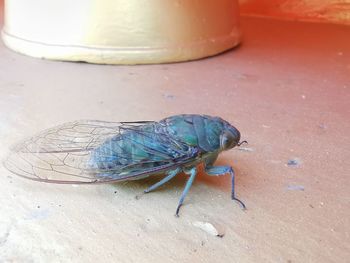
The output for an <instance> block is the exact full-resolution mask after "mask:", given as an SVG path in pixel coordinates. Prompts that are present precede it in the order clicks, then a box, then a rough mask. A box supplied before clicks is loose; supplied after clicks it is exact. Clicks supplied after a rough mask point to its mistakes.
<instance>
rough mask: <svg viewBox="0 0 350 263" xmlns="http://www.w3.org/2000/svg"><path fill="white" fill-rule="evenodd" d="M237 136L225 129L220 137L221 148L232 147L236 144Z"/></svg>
mask: <svg viewBox="0 0 350 263" xmlns="http://www.w3.org/2000/svg"><path fill="white" fill-rule="evenodd" d="M235 145H236V144H235V137H234V136H233V134H232V133H231V132H229V131H224V132H223V133H222V134H221V137H220V148H221V149H222V150H227V149H231V148H233V147H234V146H235Z"/></svg>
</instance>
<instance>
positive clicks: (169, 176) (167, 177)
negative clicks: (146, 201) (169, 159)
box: [144, 168, 181, 194]
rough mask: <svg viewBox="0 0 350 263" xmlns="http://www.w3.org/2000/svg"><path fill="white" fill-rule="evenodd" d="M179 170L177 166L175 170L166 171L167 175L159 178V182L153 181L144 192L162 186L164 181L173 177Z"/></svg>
mask: <svg viewBox="0 0 350 263" xmlns="http://www.w3.org/2000/svg"><path fill="white" fill-rule="evenodd" d="M180 171H181V169H180V168H177V169H175V170H171V171H169V172H168V173H167V176H166V177H164V178H163V179H162V180H160V181H159V182H157V183H155V184H154V185H152V186H150V187H149V188H147V189H146V190H145V191H144V193H145V194H147V193H149V192H152V191H153V190H155V189H157V188H158V187H159V186H162V185H163V184H165V183H166V182H168V181H170V180H171V179H172V178H173V177H175V176H176V175H177V174H178V173H179V172H180Z"/></svg>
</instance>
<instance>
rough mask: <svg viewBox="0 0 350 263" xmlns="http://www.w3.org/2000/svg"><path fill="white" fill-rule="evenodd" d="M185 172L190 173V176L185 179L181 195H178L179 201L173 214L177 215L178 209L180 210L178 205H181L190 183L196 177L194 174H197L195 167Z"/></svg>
mask: <svg viewBox="0 0 350 263" xmlns="http://www.w3.org/2000/svg"><path fill="white" fill-rule="evenodd" d="M185 173H186V174H189V175H190V178H188V180H187V183H186V185H185V189H184V190H183V192H182V195H181V197H180V201H179V204H178V206H177V208H176V212H175V216H177V217H179V211H180V207H181V206H182V204H183V202H184V200H185V197H186V195H187V193H188V191H189V190H190V188H191V186H192V183H193V181H194V179H195V178H196V175H197V168H196V167H193V168H192V169H191V170H189V171H188V172H187V171H185Z"/></svg>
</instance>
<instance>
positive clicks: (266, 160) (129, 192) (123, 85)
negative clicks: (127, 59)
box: [0, 18, 350, 262]
mask: <svg viewBox="0 0 350 263" xmlns="http://www.w3.org/2000/svg"><path fill="white" fill-rule="evenodd" d="M242 24H243V29H244V32H245V39H244V42H243V44H242V45H241V46H240V47H239V48H237V49H235V50H233V51H230V52H226V53H225V54H222V55H220V56H216V57H213V58H209V59H205V60H200V61H194V62H190V63H178V64H168V65H151V66H129V67H128V66H98V65H89V64H79V63H65V62H52V61H45V60H38V59H33V58H29V57H26V56H22V55H19V54H16V53H14V52H12V51H10V50H8V49H6V48H5V47H4V46H3V44H2V43H0V117H1V122H0V141H1V142H2V143H1V148H0V157H3V156H4V155H5V153H6V151H7V149H8V147H10V145H12V144H13V143H15V142H17V141H18V140H20V139H21V138H23V137H25V136H29V135H31V134H33V133H35V132H37V131H39V130H41V129H43V128H47V127H50V126H52V125H55V124H59V123H62V122H66V121H71V120H75V119H85V118H89V119H102V120H116V121H119V120H142V119H146V120H149V119H155V120H158V119H161V118H163V117H165V116H169V115H172V114H178V113H206V114H211V115H219V116H221V117H223V118H225V119H227V120H228V121H230V122H232V123H233V124H234V125H236V126H237V127H238V128H239V129H240V130H241V132H242V135H243V138H244V139H246V140H248V141H249V145H245V147H246V148H247V149H248V150H233V151H230V152H228V153H225V154H224V155H223V156H222V157H221V158H220V159H219V162H218V163H222V164H224V163H225V164H228V163H230V164H232V165H233V166H234V168H235V169H236V173H237V188H236V189H237V195H238V197H239V198H240V199H242V200H244V201H245V203H246V205H247V207H248V210H247V211H245V212H243V211H242V210H241V209H240V208H239V206H238V205H236V204H235V203H234V202H232V201H231V200H230V197H229V191H230V179H229V176H226V177H221V178H212V177H208V176H206V175H205V174H203V173H201V174H200V176H199V178H198V179H197V181H196V182H195V183H194V186H193V187H192V189H191V191H190V193H189V196H188V198H187V199H186V202H185V205H184V206H183V208H182V211H181V217H180V218H176V217H174V209H175V208H176V205H177V201H178V198H179V195H180V194H181V189H182V187H183V185H184V183H185V176H180V177H179V178H176V179H175V180H174V181H172V182H171V183H170V184H168V185H166V186H164V187H163V188H162V189H160V190H159V191H156V192H154V193H152V194H149V195H144V196H143V197H142V198H141V199H139V200H137V199H135V196H136V195H138V194H139V193H141V192H142V190H143V189H145V188H146V187H147V186H148V185H150V184H151V183H153V182H155V180H156V178H151V179H147V180H144V181H138V182H130V183H125V184H119V185H98V186H79V187H76V186H69V185H68V186H62V185H49V184H41V183H36V182H31V181H26V180H24V179H21V178H18V177H16V176H14V175H12V174H11V173H9V172H8V171H6V170H5V169H4V168H2V167H1V168H0V171H1V172H0V175H1V176H0V200H1V206H0V261H5V262H6V261H14V262H69V261H70V262H72V261H73V262H96V261H97V260H98V261H99V262H111V261H114V262H214V261H215V262H262V261H265V262H346V261H347V259H348V258H350V252H349V251H350V245H349V244H350V233H349V226H350V222H349V220H350V204H349V203H350V194H349V178H348V176H349V168H350V164H349V159H350V150H349V149H350V147H349V146H350V139H349V129H350V123H349V118H350V112H349V110H350V107H349V101H350V93H349V89H350V28H349V27H345V26H336V25H325V24H323V25H319V24H307V23H297V22H279V21H271V20H263V19H253V18H249V19H248V18H243V19H242ZM292 160H293V161H292ZM288 164H289V165H288ZM294 164H297V165H294ZM195 222H208V223H210V224H212V225H213V226H220V231H221V232H223V233H224V237H223V238H218V237H216V236H213V235H210V234H208V233H207V232H205V231H203V230H202V229H200V228H198V227H195V226H194V225H193V224H194V223H195Z"/></svg>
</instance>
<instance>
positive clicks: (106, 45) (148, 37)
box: [2, 0, 240, 64]
mask: <svg viewBox="0 0 350 263" xmlns="http://www.w3.org/2000/svg"><path fill="white" fill-rule="evenodd" d="M238 22H239V19H238V1H236V0H215V1H213V0H74V1H72V0H31V1H28V0H5V24H4V28H3V31H2V37H3V40H4V42H5V44H6V45H7V46H8V47H9V48H11V49H13V50H15V51H18V52H20V53H23V54H26V55H29V56H33V57H40V58H47V59H55V60H69V61H86V62H91V63H102V64H144V63H163V62H176V61H185V60H193V59H198V58H203V57H207V56H212V55H215V54H218V53H220V52H223V51H225V50H227V49H230V48H232V47H234V46H236V45H237V44H238V43H239V41H240V30H239V23H238Z"/></svg>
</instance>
